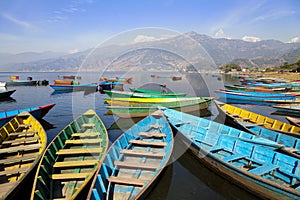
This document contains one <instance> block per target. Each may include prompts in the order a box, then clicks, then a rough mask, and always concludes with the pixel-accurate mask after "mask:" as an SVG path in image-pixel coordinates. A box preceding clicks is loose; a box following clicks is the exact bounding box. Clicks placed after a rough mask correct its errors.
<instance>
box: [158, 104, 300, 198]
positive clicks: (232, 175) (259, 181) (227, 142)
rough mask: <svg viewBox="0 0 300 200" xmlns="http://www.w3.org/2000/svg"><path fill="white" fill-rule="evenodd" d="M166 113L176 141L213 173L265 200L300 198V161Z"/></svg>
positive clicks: (166, 111)
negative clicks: (216, 132)
mask: <svg viewBox="0 0 300 200" xmlns="http://www.w3.org/2000/svg"><path fill="white" fill-rule="evenodd" d="M163 112H164V114H165V115H166V116H168V120H169V122H170V124H171V125H172V127H173V128H174V129H176V131H177V135H176V137H178V138H180V139H181V140H180V141H181V142H182V144H183V145H184V146H185V147H186V148H187V149H188V150H189V151H190V152H191V153H192V154H193V155H194V156H195V157H197V158H199V161H200V162H201V163H203V164H204V165H206V166H207V167H208V168H209V169H210V170H213V171H214V172H216V173H217V174H219V175H220V176H222V177H223V178H225V179H228V180H230V182H232V183H234V184H236V185H238V186H239V187H241V188H243V189H244V190H246V191H248V192H251V193H253V194H254V195H256V196H257V197H258V198H261V199H299V198H300V166H299V165H300V163H299V159H297V158H294V157H292V156H289V155H286V154H282V153H279V152H277V151H276V150H277V149H276V148H275V149H274V148H270V147H267V146H265V145H262V144H256V143H253V142H248V141H244V140H243V139H240V138H237V137H231V136H228V135H224V134H215V130H214V129H210V128H209V127H207V126H205V125H202V124H200V123H199V125H195V123H190V121H189V119H186V118H185V117H184V116H182V115H178V114H177V113H176V115H174V113H173V110H171V109H163Z"/></svg>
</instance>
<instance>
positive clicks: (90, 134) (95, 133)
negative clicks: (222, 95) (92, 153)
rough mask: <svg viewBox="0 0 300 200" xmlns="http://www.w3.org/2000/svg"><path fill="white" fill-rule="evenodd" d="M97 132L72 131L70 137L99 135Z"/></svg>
mask: <svg viewBox="0 0 300 200" xmlns="http://www.w3.org/2000/svg"><path fill="white" fill-rule="evenodd" d="M99 135H100V133H99V132H87V133H73V134H72V137H95V136H99Z"/></svg>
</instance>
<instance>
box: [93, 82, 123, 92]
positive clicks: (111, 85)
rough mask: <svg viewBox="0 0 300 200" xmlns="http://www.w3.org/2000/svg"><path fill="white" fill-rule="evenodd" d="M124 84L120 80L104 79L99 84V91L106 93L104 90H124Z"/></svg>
mask: <svg viewBox="0 0 300 200" xmlns="http://www.w3.org/2000/svg"><path fill="white" fill-rule="evenodd" d="M123 86H124V84H123V83H120V82H109V81H102V82H100V83H99V84H98V91H100V92H101V93H102V94H104V93H105V92H104V90H119V91H123V90H124V88H123Z"/></svg>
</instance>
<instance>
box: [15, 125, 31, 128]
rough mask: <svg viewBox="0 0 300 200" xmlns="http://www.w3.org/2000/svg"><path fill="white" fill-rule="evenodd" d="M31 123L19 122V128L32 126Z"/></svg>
mask: <svg viewBox="0 0 300 200" xmlns="http://www.w3.org/2000/svg"><path fill="white" fill-rule="evenodd" d="M30 127H31V124H19V126H18V128H30Z"/></svg>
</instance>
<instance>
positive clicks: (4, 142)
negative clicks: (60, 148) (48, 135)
mask: <svg viewBox="0 0 300 200" xmlns="http://www.w3.org/2000/svg"><path fill="white" fill-rule="evenodd" d="M39 139H40V137H27V138H23V139H16V140H5V141H3V142H2V144H12V143H26V142H32V141H37V140H39Z"/></svg>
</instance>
